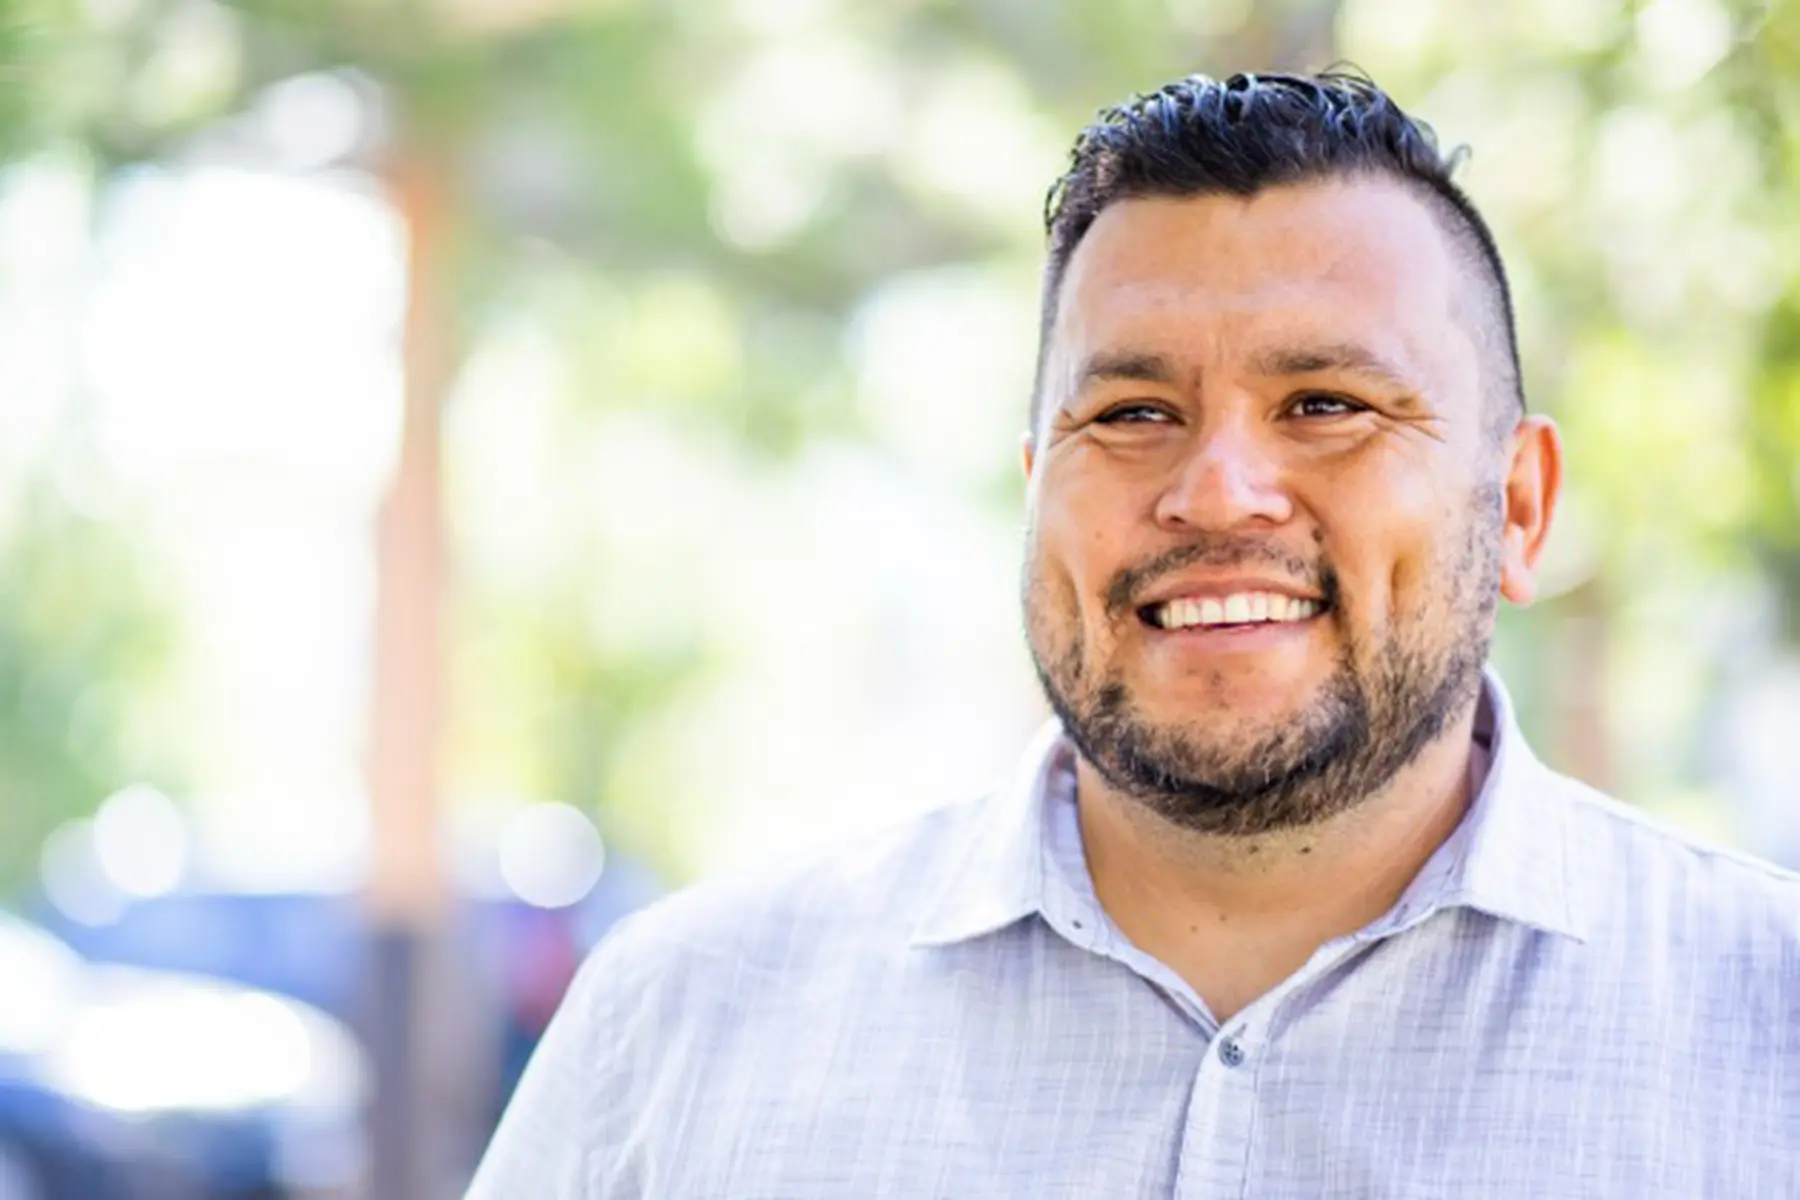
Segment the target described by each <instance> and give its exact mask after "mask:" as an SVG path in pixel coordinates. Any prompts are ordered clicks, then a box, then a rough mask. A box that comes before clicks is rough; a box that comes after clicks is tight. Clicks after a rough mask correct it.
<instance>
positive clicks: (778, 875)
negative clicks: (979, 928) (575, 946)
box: [590, 797, 995, 990]
mask: <svg viewBox="0 0 1800 1200" xmlns="http://www.w3.org/2000/svg"><path fill="white" fill-rule="evenodd" d="M993 803H995V800H994V799H993V798H991V797H984V798H981V799H978V800H971V801H965V802H962V803H957V804H951V805H947V806H945V807H942V808H937V809H933V810H931V811H929V812H926V813H924V814H922V815H920V816H917V817H913V818H911V819H909V820H907V821H905V822H903V823H901V824H898V825H895V826H892V827H889V828H886V829H883V830H880V831H878V832H876V833H872V834H866V835H863V836H861V837H858V838H856V839H854V840H850V841H846V842H841V843H837V844H834V845H831V846H828V847H826V848H824V849H820V850H814V851H809V852H807V853H805V854H802V855H798V856H794V857H791V858H788V859H786V860H784V861H782V862H779V863H775V864H769V865H763V866H757V867H754V868H751V869H747V870H739V871H734V872H731V873H728V874H725V875H721V876H719V877H716V878H712V879H707V880H704V881H701V882H698V883H694V884H691V885H689V886H687V887H685V888H682V889H681V890H680V891H677V892H675V893H673V894H672V895H669V896H667V897H664V898H663V899H661V900H658V901H656V902H655V903H653V904H650V905H649V906H647V907H645V908H643V909H641V910H639V911H638V912H636V913H634V914H632V915H631V916H629V917H626V918H625V919H623V920H622V921H620V922H619V923H618V924H617V925H616V926H614V927H613V929H612V930H610V931H609V932H608V933H607V935H606V937H605V938H603V939H602V941H601V944H600V945H599V946H598V947H597V948H596V950H595V952H594V955H593V956H592V957H593V958H594V959H595V960H600V961H601V962H602V963H603V964H604V966H603V968H602V973H604V974H605V975H607V976H609V977H610V978H612V979H613V980H615V981H616V982H617V983H619V984H620V985H622V986H624V987H626V988H628V989H632V990H636V989H641V988H644V987H658V988H659V987H669V986H675V987H680V988H685V987H687V986H689V985H691V984H693V983H695V982H697V981H698V979H700V978H703V977H705V976H707V975H708V974H715V973H719V972H725V973H728V974H730V975H731V976H733V977H735V978H738V979H740V980H742V979H745V978H755V977H762V978H765V979H767V978H774V977H785V978H788V979H795V978H799V977H800V976H802V975H803V974H804V972H805V971H806V969H807V968H809V967H812V966H816V965H823V964H830V965H831V966H833V967H834V968H835V969H847V968H848V967H850V965H851V963H850V962H849V961H848V960H850V959H855V958H866V957H868V956H871V955H881V954H888V953H893V952H897V951H899V950H902V949H904V948H905V946H906V945H907V943H908V942H909V940H910V938H911V935H912V932H913V927H914V925H915V924H916V922H917V921H918V919H919V916H920V914H921V912H922V911H923V910H924V906H925V905H926V904H928V903H929V902H930V900H931V899H932V897H934V896H935V895H936V894H937V891H938V890H939V889H941V888H942V887H944V886H945V885H946V884H947V883H948V882H949V881H950V879H951V878H952V877H953V875H954V872H955V871H956V868H957V867H958V865H959V864H960V863H961V860H962V857H963V854H964V852H965V851H966V849H967V847H968V845H969V842H970V838H971V837H972V836H974V833H975V831H976V829H977V828H978V827H979V824H980V822H981V821H982V819H983V817H984V815H985V814H986V813H987V812H988V810H989V806H990V805H992V804H993ZM592 965H593V964H591V963H590V967H592ZM591 973H593V972H592V971H590V974H591Z"/></svg>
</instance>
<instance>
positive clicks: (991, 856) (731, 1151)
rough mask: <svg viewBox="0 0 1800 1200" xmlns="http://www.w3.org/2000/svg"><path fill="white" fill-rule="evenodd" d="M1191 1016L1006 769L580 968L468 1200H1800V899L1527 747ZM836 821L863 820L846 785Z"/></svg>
mask: <svg viewBox="0 0 1800 1200" xmlns="http://www.w3.org/2000/svg"><path fill="white" fill-rule="evenodd" d="M1480 727H1481V732H1480V735H1479V736H1480V740H1482V741H1484V742H1486V743H1487V744H1488V745H1489V747H1490V753H1489V760H1490V763H1491V766H1490V767H1489V769H1488V770H1487V771H1486V773H1485V776H1484V778H1483V780H1482V785H1481V788H1480V790H1479V792H1478V793H1477V795H1476V797H1475V799H1474V801H1473V802H1472V803H1471V805H1470V807H1469V810H1468V812H1467V814H1466V815H1465V817H1464V819H1463V821H1462V822H1461V824H1460V825H1459V826H1458V828H1457V830H1456V831H1455V833H1454V834H1453V835H1452V836H1451V837H1450V838H1449V840H1448V841H1446V842H1445V844H1444V845H1443V846H1442V847H1441V848H1440V849H1439V851H1438V852H1437V853H1436V854H1435V855H1434V856H1433V857H1432V858H1431V859H1430V861H1429V862H1428V863H1427V864H1426V866H1425V867H1424V868H1423V869H1422V870H1421V871H1420V873H1419V875H1418V877H1417V878H1416V879H1415V880H1414V882H1413V884H1412V885H1411V886H1410V887H1409V888H1408V889H1407V891H1406V892H1405V894H1404V895H1403V896H1402V897H1401V899H1400V900H1399V902H1398V903H1397V904H1396V905H1395V906H1394V908H1393V909H1392V910H1391V911H1390V912H1388V913H1387V914H1386V915H1384V916H1383V917H1381V918H1380V919H1379V920H1377V921H1375V922H1373V923H1372V924H1370V925H1369V926H1367V927H1366V928H1364V929H1363V930H1361V931H1359V932H1358V933H1356V934H1354V935H1352V936H1350V937H1346V938H1342V939H1339V940H1337V941H1334V942H1332V943H1329V944H1327V945H1325V946H1324V947H1322V948H1321V949H1320V950H1319V951H1318V953H1317V954H1316V955H1315V956H1314V957H1313V959H1312V960H1311V961H1310V962H1309V963H1308V964H1307V965H1306V966H1305V967H1304V968H1302V969H1301V970H1300V971H1299V972H1298V973H1297V974H1295V975H1294V976H1293V977H1292V978H1291V979H1289V980H1287V981H1286V982H1285V983H1283V984H1281V985H1280V986H1279V987H1277V988H1276V989H1275V990H1274V991H1273V992H1271V993H1269V994H1268V995H1265V996H1263V997H1262V998H1261V999H1259V1000H1257V1001H1256V1002H1255V1003H1253V1004H1251V1005H1250V1006H1249V1007H1247V1008H1246V1009H1245V1010H1244V1011H1243V1012H1241V1013H1239V1014H1238V1015H1237V1016H1235V1017H1233V1018H1232V1019H1231V1020H1230V1021H1229V1022H1227V1023H1226V1025H1225V1027H1224V1029H1222V1030H1221V1029H1220V1028H1219V1027H1218V1025H1217V1024H1216V1023H1215V1022H1214V1021H1213V1019H1212V1018H1211V1016H1210V1015H1209V1014H1208V1012H1207V1010H1206V1007H1205V1005H1204V1004H1203V1003H1201V1001H1200V1000H1199V999H1198V998H1197V997H1196V996H1195V995H1194V993H1193V992H1192V991H1191V990H1190V989H1189V988H1188V987H1187V986H1186V985H1185V984H1183V983H1182V981H1181V980H1180V979H1178V978H1176V977H1175V976H1174V974H1173V973H1172V972H1170V971H1169V970H1168V969H1167V968H1166V967H1164V966H1163V965H1162V964H1160V963H1159V962H1157V961H1155V960H1153V959H1151V958H1149V957H1148V956H1146V955H1144V954H1142V953H1140V952H1139V951H1137V950H1136V949H1135V948H1133V947H1132V946H1131V945H1129V944H1128V943H1126V942H1125V940H1124V939H1123V937H1122V936H1121V935H1119V934H1118V932H1117V931H1116V930H1115V929H1114V927H1113V926H1112V925H1111V923H1110V922H1109V921H1108V920H1107V918H1106V916H1105V915H1104V913H1103V912H1102V910H1101V909H1100V907H1099V905H1098V903H1097V902H1096V900H1095V897H1094V892H1093V887H1092V884H1091V881H1090V880H1089V877H1088V874H1087V870H1086V867H1085V864H1084V861H1083V858H1082V853H1081V844H1080V835H1079V830H1078V826H1077V824H1076V821H1075V807H1074V806H1075V797H1074V787H1073V773H1072V758H1071V751H1070V750H1069V748H1068V746H1067V744H1066V742H1065V741H1064V740H1063V739H1062V738H1061V737H1060V736H1058V733H1057V731H1056V730H1054V729H1052V730H1048V731H1046V734H1045V736H1044V737H1043V738H1041V739H1040V741H1039V743H1038V744H1037V745H1035V746H1034V747H1033V749H1032V750H1031V752H1030V753H1029V755H1028V756H1027V760H1026V764H1025V767H1024V768H1023V770H1022V772H1021V775H1020V778H1019V780H1018V781H1017V782H1016V783H1015V784H1014V785H1013V786H1012V787H1011V788H1010V789H1007V790H1005V791H1003V792H1002V793H1000V794H998V795H996V796H994V797H992V798H990V799H988V800H984V801H981V802H977V803H974V804H968V805H963V806H959V807H954V808H949V809H944V810H940V811H938V812H936V813H933V814H931V815H929V816H927V817H925V818H923V819H920V820H918V821H917V822H915V823H913V824H911V825H909V826H907V827H905V828H903V829H901V830H898V831H896V832H893V833H890V834H887V835H885V836H883V837H881V838H878V839H875V840H873V841H870V842H868V843H865V844H862V845H860V846H858V847H857V848H855V849H852V850H846V851H841V852H838V853H835V854H833V855H830V856H828V857H824V858H821V859H819V860H817V861H815V862H813V863H812V864H810V865H808V866H803V867H797V868H792V869H788V870H785V871H781V872H770V873H766V874H764V875H761V876H758V877H754V878H744V879H738V880H735V881H729V882H715V883H708V884H704V885H701V886H698V887H695V888H692V889H690V890H688V891H686V892H684V893H681V894H679V895H677V896H674V897H672V898H670V899H668V900H666V901H664V902H662V903H660V904H658V905H656V906H655V907H653V908H651V909H649V910H646V911H645V912H643V913H641V914H640V915H638V916H636V917H634V918H631V919H629V920H628V921H627V922H625V923H624V924H623V925H621V926H620V927H618V928H617V929H616V930H615V931H614V933H613V934H612V935H610V936H609V937H608V938H607V939H606V940H605V941H604V942H603V943H602V945H601V946H600V947H599V948H598V950H597V951H596V952H595V953H594V954H593V955H592V956H591V957H590V959H589V960H588V961H587V962H586V964H585V965H584V966H583V969H582V971H581V974H580V976H579V978H578V979H577V981H576V983H575V985H574V987H573V989H572V990H571V992H570V994H569V997H568V999H567V1001H566V1002H565V1003H564V1005H563V1008H562V1010H561V1012H560V1013H559V1014H558V1016H557V1018H556V1020H555V1021H554V1023H553V1024H552V1026H551V1028H550V1031H549V1033H548V1035H547V1036H546V1038H545V1040H544V1043H543V1045H542V1047H541V1048H540V1049H539V1051H538V1053H537V1055H536V1057H535V1058H534V1060H533V1062H532V1065H531V1067H530V1069H529V1070H528V1072H527V1073H526V1076H525V1078H524V1080H523V1081H522V1083H521V1086H520V1089H519V1092H518V1095H517V1096H516V1098H515V1099H514V1101H513V1104H512V1106H511V1107H510V1109H509V1111H508V1114H507V1116H506V1118H505V1120H504V1122H503V1123H502V1125H501V1128H500V1130H499V1132H498V1134H497V1135H496V1137H495V1140H494V1144H493V1145H492V1147H491V1148H490V1150H489V1153H488V1157H487V1159H486V1161H485V1162H484V1164H483V1166H482V1169H481V1172H480V1173H479V1175H478V1176H477V1179H476V1181H475V1183H474V1185H473V1189H472V1192H471V1195H472V1196H474V1197H478V1198H480V1200H525V1198H530V1200H536V1198H539V1197H555V1198H564V1197H606V1198H622V1197H638V1196H648V1197H705V1198H709V1200H711V1198H730V1200H757V1198H769V1200H774V1198H778V1197H779V1198H781V1200H801V1198H808V1197H845V1198H848V1197H857V1198H862V1197H890V1196H891V1197H958V1198H962V1197H1030V1198H1033V1200H1048V1198H1055V1197H1067V1198H1069V1200H1095V1198H1100V1197H1108V1198H1110V1197H1139V1196H1142V1197H1170V1196H1175V1197H1195V1198H1198V1197H1209V1198H1210V1197H1251V1198H1255V1200H1270V1198H1280V1197H1295V1198H1301V1197H1304V1198H1307V1200H1313V1198H1317V1197H1459V1198H1463V1197H1492V1198H1494V1200H1519V1198H1521V1197H1533V1198H1536V1200H1541V1198H1546V1197H1620V1198H1629V1200H1641V1198H1643V1197H1654V1196H1679V1197H1756V1198H1762V1197H1782V1196H1800V986H1797V985H1800V879H1797V878H1796V877H1795V876H1793V875H1790V874H1788V873H1786V872H1782V871H1780V870H1777V869H1776V868H1774V867H1771V866H1768V865H1765V864H1762V863H1759V862H1756V861H1753V860H1751V859H1748V858H1745V857H1742V856H1738V855H1734V854H1730V853H1727V852H1723V851H1720V850H1715V849H1708V848H1704V847H1701V846H1698V845H1695V844H1694V843H1693V842H1691V841H1690V840H1688V839H1687V838H1685V837H1683V836H1682V835H1680V834H1678V833H1676V832H1673V831H1671V830H1668V829H1665V828H1662V827H1661V826H1659V825H1657V824H1656V823H1654V822H1652V821H1651V820H1649V819H1647V818H1646V817H1644V816H1642V815H1641V814H1639V813H1637V812H1634V811H1632V810H1630V809H1628V808H1625V807H1623V806H1621V805H1619V804H1616V803H1614V802H1612V801H1610V800H1608V799H1606V798H1604V797H1602V796H1599V795H1597V794H1595V793H1593V792H1592V791H1590V790H1588V789H1586V788H1584V787H1582V786H1581V785H1579V784H1577V783H1575V782H1573V781H1571V780H1569V779H1566V778H1563V777H1560V776H1558V775H1556V774H1554V773H1552V772H1551V771H1549V770H1548V769H1547V768H1545V767H1544V766H1542V765H1541V764H1539V763H1538V762H1536V761H1535V760H1534V759H1533V757H1532V756H1531V753H1530V751H1529V749H1528V748H1527V747H1526V745H1525V743H1524V741H1523V739H1522V738H1521V736H1520V734H1519V732H1518V730H1517V728H1516V726H1515V725H1514V723H1513V720H1512V717H1511V714H1510V711H1509V709H1508V707H1507V702H1506V699H1505V694H1504V692H1503V691H1502V690H1501V688H1500V687H1499V684H1498V681H1497V680H1495V679H1493V678H1492V677H1491V676H1490V677H1489V679H1488V681H1487V684H1486V686H1485V689H1484V700H1483V705H1482V720H1481V722H1480ZM844 802H845V803H848V804H854V803H856V795H855V788H854V787H853V786H847V787H846V789H845V797H844Z"/></svg>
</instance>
